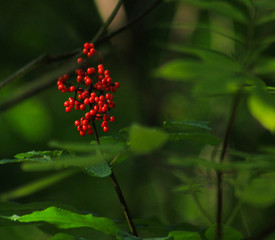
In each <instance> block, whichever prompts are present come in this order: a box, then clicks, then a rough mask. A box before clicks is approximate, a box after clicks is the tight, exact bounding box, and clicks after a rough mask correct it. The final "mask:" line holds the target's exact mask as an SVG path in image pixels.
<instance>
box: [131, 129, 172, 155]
mask: <svg viewBox="0 0 275 240" xmlns="http://www.w3.org/2000/svg"><path fill="white" fill-rule="evenodd" d="M129 136H130V149H131V150H132V151H133V152H135V153H138V154H146V153H150V152H152V151H154V150H156V149H158V148H160V147H161V146H163V145H164V144H165V142H166V141H167V140H168V135H167V134H166V133H164V132H163V131H161V130H157V129H153V128H148V127H143V126H140V125H137V124H134V125H132V126H131V128H130V130H129Z"/></svg>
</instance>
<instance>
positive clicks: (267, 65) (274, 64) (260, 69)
mask: <svg viewBox="0 0 275 240" xmlns="http://www.w3.org/2000/svg"><path fill="white" fill-rule="evenodd" d="M254 72H255V73H257V74H273V75H274V74H275V58H265V59H261V60H260V61H259V62H258V63H257V65H256V66H255V68H254Z"/></svg>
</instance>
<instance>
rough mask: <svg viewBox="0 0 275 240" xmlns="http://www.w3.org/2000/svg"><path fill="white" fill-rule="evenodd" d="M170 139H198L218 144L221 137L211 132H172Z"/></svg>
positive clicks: (202, 141)
mask: <svg viewBox="0 0 275 240" xmlns="http://www.w3.org/2000/svg"><path fill="white" fill-rule="evenodd" d="M169 140H170V141H181V140H191V141H197V142H200V143H204V144H210V145H218V144H219V143H220V141H221V140H220V139H219V138H218V137H215V136H212V135H210V134H203V133H170V134H169Z"/></svg>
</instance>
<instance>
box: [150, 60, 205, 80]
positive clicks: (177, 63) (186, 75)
mask: <svg viewBox="0 0 275 240" xmlns="http://www.w3.org/2000/svg"><path fill="white" fill-rule="evenodd" d="M198 69H201V64H200V62H199V61H196V60H191V59H189V60H186V59H177V60H172V61H170V62H168V63H166V64H164V65H163V66H161V67H160V68H159V69H158V70H156V71H154V73H153V75H154V76H155V77H162V78H166V79H169V80H177V81H189V80H192V79H194V78H198V77H199V74H200V73H199V71H198Z"/></svg>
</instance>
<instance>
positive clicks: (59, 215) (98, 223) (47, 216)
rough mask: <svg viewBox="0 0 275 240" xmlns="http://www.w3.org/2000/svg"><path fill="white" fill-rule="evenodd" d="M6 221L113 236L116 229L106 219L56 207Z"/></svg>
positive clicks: (114, 225)
mask: <svg viewBox="0 0 275 240" xmlns="http://www.w3.org/2000/svg"><path fill="white" fill-rule="evenodd" d="M6 218H7V217H6ZM8 219H10V220H14V221H18V222H22V223H30V222H41V221H43V222H47V223H50V224H54V225H55V226H56V227H58V228H64V229H68V228H80V227H88V228H93V229H95V230H98V231H101V232H103V233H105V234H108V235H114V236H115V235H116V231H117V229H118V227H117V226H116V224H115V223H114V222H113V221H112V220H110V219H108V218H104V217H95V216H93V215H92V214H87V215H83V214H78V213H74V212H70V211H67V210H64V209H60V208H57V207H49V208H47V209H45V210H42V211H35V212H33V213H31V214H27V215H23V216H11V217H8Z"/></svg>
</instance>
